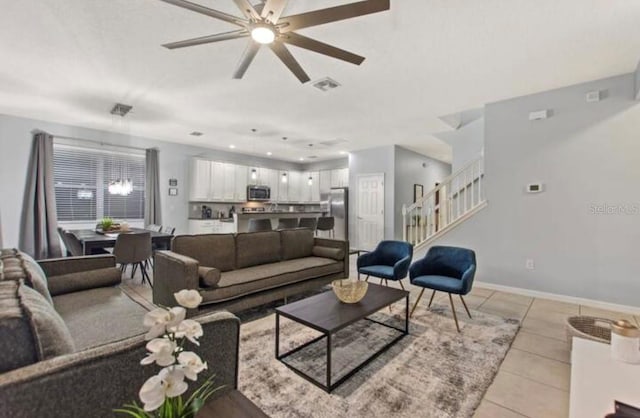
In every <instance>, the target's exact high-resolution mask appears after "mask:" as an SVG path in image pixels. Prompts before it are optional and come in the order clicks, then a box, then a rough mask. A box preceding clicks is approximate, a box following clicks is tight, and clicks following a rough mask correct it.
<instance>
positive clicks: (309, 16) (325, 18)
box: [278, 0, 391, 33]
mask: <svg viewBox="0 0 640 418" xmlns="http://www.w3.org/2000/svg"><path fill="white" fill-rule="evenodd" d="M390 7H391V6H390V0H366V1H359V2H357V3H350V4H345V5H342V6H336V7H329V8H328V9H321V10H315V11H313V12H308V13H301V14H298V15H292V16H285V17H283V18H281V19H280V20H279V21H278V26H280V25H281V24H283V23H284V25H282V26H280V32H282V33H286V32H291V31H294V30H297V29H302V28H308V27H310V26H318V25H324V24H325V23H330V22H336V21H338V20H345V19H351V18H353V17H358V16H363V15H368V14H371V13H378V12H382V11H384V10H389V8H390Z"/></svg>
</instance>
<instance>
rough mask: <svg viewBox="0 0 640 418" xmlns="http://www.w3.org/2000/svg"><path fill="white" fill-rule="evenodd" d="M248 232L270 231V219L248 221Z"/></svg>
mask: <svg viewBox="0 0 640 418" xmlns="http://www.w3.org/2000/svg"><path fill="white" fill-rule="evenodd" d="M248 230H249V232H263V231H272V230H273V229H272V227H271V219H249V229H248Z"/></svg>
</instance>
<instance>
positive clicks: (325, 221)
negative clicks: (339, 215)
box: [316, 216, 336, 238]
mask: <svg viewBox="0 0 640 418" xmlns="http://www.w3.org/2000/svg"><path fill="white" fill-rule="evenodd" d="M335 224H336V220H335V218H334V217H333V216H321V217H320V218H318V224H317V226H316V232H319V231H328V232H329V234H330V236H331V237H332V238H333V237H334V236H335V233H334V231H333V228H334V226H335Z"/></svg>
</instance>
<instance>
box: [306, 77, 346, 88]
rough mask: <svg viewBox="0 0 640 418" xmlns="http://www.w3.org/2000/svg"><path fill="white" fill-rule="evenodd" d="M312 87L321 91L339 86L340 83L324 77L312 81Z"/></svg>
mask: <svg viewBox="0 0 640 418" xmlns="http://www.w3.org/2000/svg"><path fill="white" fill-rule="evenodd" d="M313 87H315V88H317V89H320V90H322V91H329V90H333V89H335V88H336V87H340V83H338V82H337V81H336V80H334V79H332V78H329V77H326V78H323V79H322V80H318V81H316V82H315V83H313Z"/></svg>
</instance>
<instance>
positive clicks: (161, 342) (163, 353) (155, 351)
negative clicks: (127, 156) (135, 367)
mask: <svg viewBox="0 0 640 418" xmlns="http://www.w3.org/2000/svg"><path fill="white" fill-rule="evenodd" d="M176 347H177V345H176V343H175V341H171V340H168V339H166V338H154V339H153V340H151V341H149V342H148V343H147V350H149V354H148V355H147V357H145V358H143V359H142V361H141V362H140V364H142V365H143V366H146V365H147V364H152V363H154V362H155V363H157V364H158V366H162V367H165V366H170V365H172V364H173V363H175V360H176V359H175V357H174V355H173V353H174V352H175V350H176Z"/></svg>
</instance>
